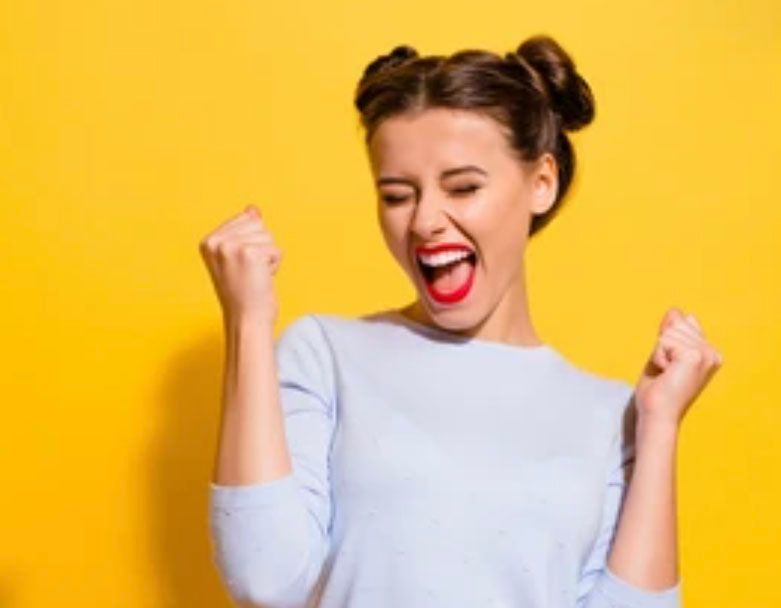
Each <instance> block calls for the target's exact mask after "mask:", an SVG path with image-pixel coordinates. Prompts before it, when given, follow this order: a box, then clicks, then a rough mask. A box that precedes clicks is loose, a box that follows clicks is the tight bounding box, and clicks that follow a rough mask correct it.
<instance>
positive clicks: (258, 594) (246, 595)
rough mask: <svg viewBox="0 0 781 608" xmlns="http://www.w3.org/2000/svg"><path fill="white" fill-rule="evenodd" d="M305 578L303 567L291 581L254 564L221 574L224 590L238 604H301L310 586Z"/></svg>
mask: <svg viewBox="0 0 781 608" xmlns="http://www.w3.org/2000/svg"><path fill="white" fill-rule="evenodd" d="M309 578H310V577H308V576H307V571H306V570H303V571H302V572H301V574H300V575H298V576H296V578H295V579H294V580H292V581H290V580H288V581H280V580H279V579H276V578H272V577H270V576H268V575H264V572H263V570H261V569H258V568H248V569H246V570H245V571H244V572H242V573H239V574H237V575H234V576H231V577H228V576H223V580H224V581H225V586H226V589H227V591H228V594H229V595H230V597H231V599H232V600H233V601H234V602H235V604H236V605H237V606H239V607H240V608H305V606H306V605H307V601H308V599H309V596H310V595H311V592H312V587H313V585H312V584H310V583H309V580H308V579H309Z"/></svg>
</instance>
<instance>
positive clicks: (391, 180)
mask: <svg viewBox="0 0 781 608" xmlns="http://www.w3.org/2000/svg"><path fill="white" fill-rule="evenodd" d="M469 171H476V172H477V173H482V174H483V175H485V176H487V175H488V173H487V172H486V171H485V170H483V169H481V168H480V167H478V166H476V165H464V166H462V167H454V168H453V169H447V170H446V171H443V172H442V175H441V176H440V178H441V179H444V178H446V177H450V176H451V175H457V174H459V173H467V172H469ZM383 184H412V182H411V180H408V179H406V178H404V177H393V176H383V177H380V178H379V179H378V180H377V185H378V186H382V185H383Z"/></svg>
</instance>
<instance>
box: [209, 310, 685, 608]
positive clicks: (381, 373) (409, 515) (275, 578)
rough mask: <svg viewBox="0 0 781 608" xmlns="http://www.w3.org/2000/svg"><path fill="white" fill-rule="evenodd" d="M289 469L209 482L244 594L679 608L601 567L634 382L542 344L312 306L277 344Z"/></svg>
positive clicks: (285, 607)
mask: <svg viewBox="0 0 781 608" xmlns="http://www.w3.org/2000/svg"><path fill="white" fill-rule="evenodd" d="M276 357H277V364H278V373H279V381H280V395H281V404H282V409H283V411H284V415H285V433H286V438H287V442H288V446H289V450H290V454H291V458H292V463H293V472H292V473H291V474H289V475H287V476H285V477H281V478H278V479H275V480H271V481H266V482H262V483H256V484H250V485H239V486H227V485H218V484H214V483H211V484H210V506H209V525H210V532H211V539H212V547H213V551H214V561H215V564H216V566H217V568H218V570H219V573H220V576H221V578H222V580H223V581H224V583H225V584H226V587H227V589H228V592H229V594H230V596H231V597H232V598H233V599H234V601H235V602H236V603H237V604H238V605H240V606H262V607H265V608H297V607H306V608H315V607H317V608H440V607H441V608H616V607H620V608H678V607H679V606H680V602H681V599H680V595H681V589H680V580H679V581H678V583H677V584H676V585H675V586H673V587H670V588H668V589H664V590H661V591H652V590H647V589H643V588H640V587H637V586H634V585H632V584H630V583H629V582H628V581H625V580H623V579H621V578H620V577H618V576H617V575H616V574H615V573H613V572H612V571H611V570H609V569H608V568H607V566H606V559H607V554H608V551H609V548H610V544H611V541H612V539H613V537H614V533H615V527H616V524H617V520H618V513H619V508H620V505H621V504H622V501H623V498H624V496H625V491H626V487H627V486H626V483H625V481H624V477H623V473H624V469H625V467H626V465H627V464H628V463H631V462H632V460H633V458H634V453H635V452H634V445H633V443H632V442H633V434H632V433H631V432H625V431H624V432H622V428H624V425H623V422H622V421H623V414H624V412H625V410H626V409H627V406H628V405H629V404H630V402H631V400H630V398H631V393H632V391H633V387H632V386H631V385H629V384H628V383H626V382H624V381H623V380H620V379H616V378H607V377H604V376H600V375H597V374H594V373H591V372H588V371H586V370H584V369H581V368H579V367H577V366H575V365H574V364H573V363H571V362H569V361H568V360H567V359H566V358H565V357H564V356H563V355H562V354H561V353H559V352H558V351H557V350H556V349H554V348H553V347H552V346H550V345H548V344H545V345H543V346H531V347H522V346H514V345H509V344H504V343H500V342H495V341H489V340H482V339H466V338H462V337H458V336H455V335H454V334H451V333H448V332H446V331H445V330H441V329H437V328H431V327H428V326H426V325H422V324H420V323H417V322H414V321H411V320H409V319H407V318H406V317H404V316H403V315H401V314H400V313H399V312H397V311H395V310H392V309H389V310H385V311H380V312H375V313H374V314H371V315H366V316H364V317H358V318H348V317H342V316H339V315H335V314H307V315H302V316H300V317H299V318H297V319H296V320H294V321H293V322H292V323H291V324H290V325H289V326H288V327H287V328H286V329H285V330H284V331H283V332H282V334H281V335H280V336H279V338H278V339H277V341H276Z"/></svg>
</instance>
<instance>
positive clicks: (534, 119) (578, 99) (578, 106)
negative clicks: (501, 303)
mask: <svg viewBox="0 0 781 608" xmlns="http://www.w3.org/2000/svg"><path fill="white" fill-rule="evenodd" d="M354 103H355V107H356V108H357V109H358V111H359V112H360V121H361V125H363V127H364V128H365V130H366V135H365V141H366V143H367V144H368V142H369V140H370V139H371V137H372V135H373V134H374V132H375V130H376V129H377V127H378V126H379V124H380V123H381V122H382V121H383V120H384V119H386V118H389V117H390V116H393V115H395V114H401V113H403V112H410V111H412V112H415V111H420V110H423V109H426V108H434V107H444V108H452V109H468V110H475V111H478V112H481V113H484V114H486V115H488V116H490V117H492V118H494V119H495V120H497V121H498V123H499V124H500V125H501V126H502V127H504V129H503V130H504V131H505V133H506V134H507V138H508V143H509V144H510V147H511V148H512V149H513V150H515V151H516V152H517V153H518V155H519V156H520V158H521V159H523V160H527V161H529V160H534V159H537V158H539V156H540V155H541V154H543V153H545V152H549V153H551V154H552V155H553V157H554V158H555V159H556V163H557V165H558V183H559V186H558V192H557V195H556V200H555V202H554V204H553V206H551V208H550V209H549V210H548V211H547V212H546V213H545V214H542V215H534V216H533V217H532V220H531V226H530V229H529V236H531V235H533V234H534V233H535V232H537V231H538V230H540V229H542V228H543V226H545V225H546V224H547V223H548V222H549V221H550V220H551V219H552V218H553V216H554V215H555V213H556V212H557V211H558V209H559V207H560V206H561V205H560V202H561V200H562V199H563V198H564V195H565V194H566V192H567V189H568V188H569V185H570V182H571V181H572V177H573V174H574V171H575V152H574V150H573V148H572V145H571V143H570V141H569V138H568V137H567V135H566V134H565V131H574V130H577V129H579V128H581V127H583V126H585V125H587V124H588V123H590V122H591V121H592V120H593V118H594V99H593V97H592V94H591V89H590V88H589V86H588V83H587V82H586V81H585V80H584V79H583V78H582V77H581V76H580V74H579V73H578V72H577V71H576V69H575V64H574V62H573V61H572V59H571V57H570V56H569V55H568V54H567V53H566V52H565V51H564V49H562V48H561V47H560V46H559V45H558V43H556V41H555V40H553V39H552V38H550V37H549V36H542V35H540V36H533V37H531V38H528V39H527V40H525V41H524V42H523V43H521V45H520V46H518V48H517V49H516V50H515V51H514V52H509V53H506V54H505V55H504V57H502V56H500V55H498V54H496V53H492V52H489V51H483V50H475V49H466V50H462V51H458V52H456V53H454V54H452V55H451V56H449V57H445V56H440V55H429V56H423V57H421V56H419V55H418V52H417V51H416V50H415V49H414V48H413V47H411V46H409V45H400V46H397V47H395V48H394V49H393V50H392V51H391V52H390V53H389V54H387V55H380V56H379V57H377V58H376V59H374V60H373V61H372V62H371V63H369V65H368V66H366V68H365V70H364V73H363V76H362V78H361V80H360V82H359V83H358V86H357V88H356V91H355V101H354Z"/></svg>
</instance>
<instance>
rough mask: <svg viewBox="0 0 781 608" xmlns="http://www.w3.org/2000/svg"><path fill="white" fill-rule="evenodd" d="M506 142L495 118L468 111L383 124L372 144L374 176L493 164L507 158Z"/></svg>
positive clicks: (427, 112) (438, 112) (408, 117)
mask: <svg viewBox="0 0 781 608" xmlns="http://www.w3.org/2000/svg"><path fill="white" fill-rule="evenodd" d="M505 146H506V142H504V140H503V134H502V132H501V129H500V127H499V125H498V124H497V123H496V121H495V120H493V119H492V118H489V117H486V116H484V115H482V114H479V113H477V112H472V111H466V110H447V109H439V108H437V109H429V110H424V111H423V112H420V113H417V114H414V115H397V116H393V117H390V118H388V119H386V120H384V121H383V122H382V123H381V124H380V125H379V127H378V128H377V130H376V131H375V132H374V134H373V136H372V138H371V140H370V142H369V155H370V157H371V160H372V167H373V168H374V170H375V172H376V171H379V170H388V171H404V170H420V169H421V168H427V169H428V170H430V171H440V170H446V169H448V168H450V167H453V166H459V165H466V164H491V163H492V162H493V161H494V160H496V157H497V156H498V155H499V154H506V153H507V150H506V149H505Z"/></svg>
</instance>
